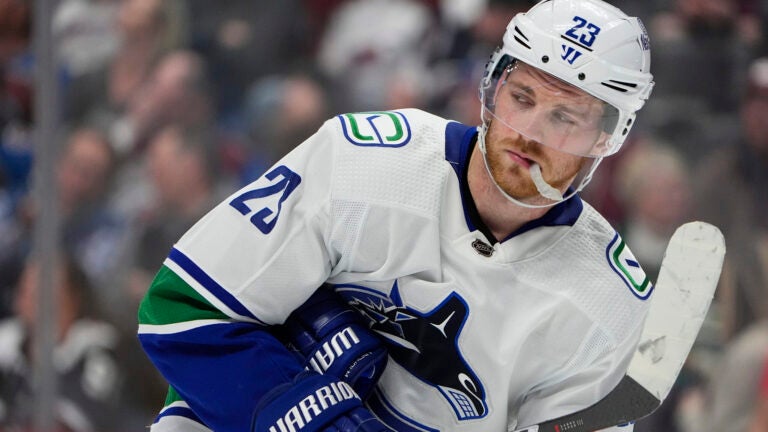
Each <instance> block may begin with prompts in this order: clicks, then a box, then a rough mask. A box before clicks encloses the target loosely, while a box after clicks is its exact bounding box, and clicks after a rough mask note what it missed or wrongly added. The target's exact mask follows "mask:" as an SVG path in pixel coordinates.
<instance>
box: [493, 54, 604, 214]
mask: <svg viewBox="0 0 768 432" xmlns="http://www.w3.org/2000/svg"><path fill="white" fill-rule="evenodd" d="M495 100H496V107H495V110H494V117H493V118H492V119H491V123H490V126H489V129H488V133H487V135H486V152H487V159H488V165H489V168H490V171H491V174H492V175H493V177H494V179H495V180H496V182H497V183H498V184H499V185H500V186H501V187H502V189H503V190H504V191H505V192H506V193H507V194H509V195H510V196H512V197H513V198H516V199H526V198H535V197H538V196H539V193H538V191H537V189H536V186H535V185H534V183H533V180H532V179H531V176H530V172H529V169H530V167H531V165H532V164H533V163H536V164H538V165H539V166H540V167H541V171H542V175H543V176H544V180H545V181H546V182H547V183H549V184H550V185H551V186H553V187H555V188H556V189H559V190H560V191H565V189H566V188H567V187H568V186H569V185H570V184H571V183H572V182H573V180H574V178H575V177H576V175H577V174H578V173H579V171H580V170H581V169H582V167H583V166H584V165H585V164H587V163H588V162H590V161H591V160H592V159H590V158H586V157H583V156H577V155H575V154H572V153H569V152H566V151H561V150H558V148H568V147H569V146H571V145H573V144H574V143H578V141H579V140H581V141H584V142H586V141H589V142H591V143H594V142H595V141H596V140H597V139H599V137H600V135H599V134H600V133H602V132H600V131H598V129H599V127H598V124H599V122H600V119H601V118H602V114H603V103H602V102H600V101H599V100H597V99H596V98H594V97H592V96H590V95H588V94H586V93H584V92H582V91H580V90H579V89H577V88H575V87H573V86H571V85H568V84H566V83H564V82H561V81H558V80H555V79H553V78H552V77H551V76H549V75H547V74H545V73H543V72H541V71H539V70H537V69H535V68H532V67H530V66H527V65H525V64H519V66H517V67H516V68H515V71H514V72H513V73H510V74H509V75H508V76H507V80H506V82H502V83H500V84H499V86H498V88H497V89H496V97H495ZM510 125H515V126H516V127H514V128H513V127H510ZM521 129H522V130H521ZM532 137H534V138H532ZM541 141H546V142H547V143H549V144H548V145H543V144H542V143H541ZM553 143H556V144H557V145H553Z"/></svg>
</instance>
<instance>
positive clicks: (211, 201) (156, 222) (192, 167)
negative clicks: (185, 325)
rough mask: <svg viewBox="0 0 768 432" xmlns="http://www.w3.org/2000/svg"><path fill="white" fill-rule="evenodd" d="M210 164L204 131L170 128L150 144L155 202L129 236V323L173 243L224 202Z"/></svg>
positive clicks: (149, 164) (148, 157) (212, 162)
mask: <svg viewBox="0 0 768 432" xmlns="http://www.w3.org/2000/svg"><path fill="white" fill-rule="evenodd" d="M215 159H216V158H215V157H214V156H213V149H212V146H211V142H210V136H209V135H208V134H207V131H206V130H205V129H203V130H199V129H190V128H187V127H184V126H182V125H178V124H171V125H168V126H165V127H164V128H162V129H161V130H160V131H158V132H157V133H156V134H155V135H154V136H153V137H152V138H151V139H150V142H149V144H148V147H147V154H146V163H147V168H148V172H147V174H148V175H149V180H150V181H151V188H152V191H153V192H154V201H153V202H151V203H150V204H149V206H148V207H147V208H146V209H145V210H144V212H143V214H142V215H141V219H140V220H139V221H138V222H139V226H138V227H137V232H136V233H135V234H134V236H133V237H134V239H135V240H136V242H137V243H136V245H135V247H134V250H133V257H132V259H131V260H130V262H131V263H132V266H133V267H132V269H131V273H130V275H129V279H128V292H129V295H130V298H131V300H132V305H133V306H134V307H133V308H129V311H128V312H130V313H131V314H132V316H131V319H132V321H134V322H135V320H136V317H135V311H136V308H137V307H138V303H139V300H140V299H141V297H142V296H143V295H144V293H145V291H146V289H147V288H148V287H149V283H150V281H151V279H152V277H153V276H154V274H155V269H156V268H157V267H158V266H160V265H162V263H163V261H164V260H165V257H166V256H168V252H170V250H171V247H172V246H173V243H174V242H175V241H176V240H177V239H178V238H179V236H181V234H183V233H184V232H185V231H187V230H188V229H189V228H190V227H191V226H192V224H193V223H194V222H196V221H197V220H198V219H199V218H200V217H201V216H202V215H204V214H205V213H206V212H208V211H209V210H210V209H211V208H213V206H214V205H215V204H217V203H218V202H219V201H220V200H221V199H222V198H223V197H222V196H218V194H217V187H216V180H215V179H216V176H215V174H216V168H215V167H216V160H215Z"/></svg>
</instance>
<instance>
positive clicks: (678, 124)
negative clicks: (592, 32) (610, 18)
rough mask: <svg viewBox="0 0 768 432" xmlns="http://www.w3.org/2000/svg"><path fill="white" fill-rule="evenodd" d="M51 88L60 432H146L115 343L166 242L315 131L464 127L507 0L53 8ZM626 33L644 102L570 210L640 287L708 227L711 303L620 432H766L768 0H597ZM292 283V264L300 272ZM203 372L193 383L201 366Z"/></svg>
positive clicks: (22, 137)
mask: <svg viewBox="0 0 768 432" xmlns="http://www.w3.org/2000/svg"><path fill="white" fill-rule="evenodd" d="M52 1H53V3H55V4H56V9H55V14H54V21H53V34H54V41H55V44H56V46H55V49H56V51H57V53H58V61H57V73H56V75H57V80H58V84H59V86H60V89H61V104H60V107H58V108H59V110H58V111H59V112H60V118H61V124H62V127H61V130H59V131H58V139H57V142H56V143H55V148H56V151H57V154H56V160H57V163H56V170H55V179H56V185H57V186H56V187H57V194H56V196H55V197H54V196H52V197H51V199H56V200H58V205H59V207H58V208H59V211H60V217H61V225H62V226H61V257H60V259H58V260H57V262H58V265H57V267H58V268H57V269H56V272H55V276H56V278H55V280H56V284H55V285H56V286H55V288H56V289H55V295H56V305H57V306H56V307H57V310H58V313H57V315H58V319H57V327H58V333H59V334H58V335H57V341H58V343H57V346H56V351H55V357H54V363H55V366H56V370H57V373H58V376H59V397H58V399H57V402H56V409H57V418H58V422H59V424H60V426H61V430H62V431H78V432H79V431H129V430H144V429H145V428H146V426H147V425H148V424H150V423H151V422H152V419H153V417H154V415H155V413H156V411H157V410H158V409H159V408H160V407H161V405H162V402H163V400H164V396H165V390H166V384H165V383H164V382H163V380H162V378H161V377H160V376H158V375H157V373H156V372H155V371H154V368H153V367H152V366H151V365H150V364H149V361H148V360H147V359H146V358H145V357H144V355H143V353H142V351H141V349H140V347H139V345H138V343H137V340H136V337H135V332H136V326H137V323H136V310H137V305H138V302H139V301H140V299H141V297H142V295H143V294H144V292H145V290H146V289H147V287H148V285H149V283H150V281H151V279H152V277H153V276H154V273H155V272H156V271H157V270H158V269H159V268H160V266H161V264H162V262H163V260H164V258H165V256H166V254H167V253H168V251H169V250H170V247H171V246H172V244H173V242H174V241H175V240H176V239H177V238H178V237H179V236H180V235H181V234H182V233H183V232H184V231H186V230H187V228H189V227H190V226H191V224H193V223H194V222H195V221H196V220H197V219H198V218H199V217H200V216H201V215H203V214H204V213H205V212H206V211H207V210H208V209H210V208H211V207H212V206H213V205H215V204H216V203H218V202H219V201H220V200H222V199H223V198H224V197H226V196H227V195H228V194H230V193H231V192H233V191H234V190H236V189H237V188H239V187H240V186H242V185H245V184H247V183H249V182H251V181H253V180H255V179H256V178H257V177H258V176H259V175H260V174H261V173H262V172H263V171H265V169H266V168H268V167H269V166H270V165H271V164H272V163H273V162H275V161H276V160H277V159H278V158H280V157H281V156H282V155H283V154H285V153H286V152H287V151H289V150H290V149H291V148H293V147H294V146H296V145H297V144H299V143H300V142H301V141H303V140H304V139H305V138H306V137H308V136H309V135H310V134H311V133H313V131H314V130H316V129H317V128H318V127H319V126H320V124H321V123H322V122H323V121H324V120H325V119H327V118H329V117H332V116H333V115H335V114H338V113H343V112H350V111H363V110H385V109H397V108H404V107H417V108H422V109H425V110H428V111H431V112H433V113H436V114H438V115H441V116H444V117H447V118H451V119H454V120H458V121H461V122H464V123H466V124H479V102H478V98H477V84H478V80H479V78H480V76H481V74H482V70H483V66H484V64H485V62H486V61H487V59H488V57H489V55H490V53H491V51H492V50H493V49H494V47H495V46H496V45H498V44H499V43H500V41H501V37H502V34H503V32H504V29H505V26H506V24H507V23H508V22H509V20H510V19H511V17H512V16H513V15H514V14H515V13H517V12H520V11H524V10H526V9H528V8H529V7H530V6H531V5H532V4H533V2H531V1H527V0H517V1H515V0H221V1H213V0H58V1H55V0H52ZM609 2H610V3H612V4H615V5H616V6H619V7H621V8H622V9H623V10H625V12H627V13H628V14H630V15H634V16H639V17H641V18H642V19H643V21H644V23H645V25H646V27H647V28H648V30H649V33H650V36H651V43H652V72H653V74H654V75H655V78H656V83H657V85H656V88H655V90H654V93H653V95H652V97H651V101H650V102H649V103H648V104H647V105H646V107H645V108H644V109H643V111H642V112H641V113H640V116H639V121H638V124H637V125H636V127H635V128H634V130H633V132H632V136H631V138H630V140H629V142H628V143H627V144H626V146H625V148H624V149H623V150H622V151H621V152H620V153H619V154H618V155H616V156H613V157H612V158H610V159H608V160H606V161H605V162H604V163H603V165H602V167H601V169H600V170H598V173H597V176H596V178H595V180H594V181H593V183H592V184H591V185H590V186H589V187H588V188H587V190H586V191H585V192H586V193H585V194H584V198H585V199H586V200H587V201H589V202H590V203H592V204H593V205H594V206H595V207H597V208H598V209H599V210H601V211H602V212H603V213H604V214H605V215H606V216H607V217H608V218H609V219H610V220H611V222H613V223H614V225H615V226H616V227H618V228H619V229H620V231H621V232H622V234H623V235H624V237H625V238H626V240H627V241H628V243H629V244H630V245H631V246H632V248H633V251H634V252H635V254H636V255H637V256H638V258H639V260H640V261H641V263H642V264H643V265H644V266H645V268H646V269H647V270H648V272H649V273H650V274H651V275H652V276H653V277H654V278H655V275H656V274H657V272H658V268H659V264H660V260H661V257H662V255H663V251H664V248H665V246H666V240H667V239H668V237H669V236H670V234H671V233H672V231H673V229H674V228H675V227H676V226H677V225H679V224H680V223H682V222H685V221H688V220H694V219H699V220H705V221H709V222H712V223H715V224H716V225H717V226H719V227H720V228H721V229H722V230H723V231H724V233H725V236H726V241H727V247H728V253H727V258H726V266H725V269H724V272H723V276H722V280H721V284H720V287H719V291H718V294H717V298H716V301H715V303H714V305H713V308H712V310H711V312H710V315H709V316H708V318H707V321H706V324H705V327H704V329H703V331H702V333H701V335H700V338H699V340H698V341H697V344H696V346H695V349H694V352H693V355H692V356H691V357H690V359H689V361H688V363H687V364H686V365H685V368H684V370H683V373H682V374H681V376H680V378H679V380H678V382H677V384H676V385H675V387H674V389H673V392H672V394H671V395H670V397H669V399H668V400H667V402H666V403H665V404H664V406H663V407H662V408H661V409H660V410H659V411H658V412H657V413H655V414H654V415H653V416H651V417H650V418H648V419H646V420H643V421H641V422H639V423H638V424H637V425H636V429H635V430H636V431H638V432H693V431H696V432H702V431H703V432H730V431H733V432H758V431H761V432H765V431H768V373H767V372H766V361H767V360H768V58H765V56H766V55H768V40H767V38H766V35H768V1H766V0H613V1H609ZM33 9H34V7H33V4H32V1H31V0H0V430H4V431H14V430H28V429H25V427H27V426H28V424H29V423H28V422H29V421H30V419H31V416H33V415H34V410H35V407H34V403H33V401H34V394H35V393H34V391H35V384H36V382H35V379H34V376H33V375H32V373H31V372H32V364H33V363H32V359H33V358H34V349H33V347H34V343H33V341H32V337H33V335H34V332H33V329H34V326H35V316H36V299H37V295H36V290H37V277H38V276H37V271H36V270H37V268H38V267H37V264H36V262H35V257H34V254H32V253H30V252H31V248H32V233H33V229H34V227H35V221H36V220H37V219H38V212H37V209H36V206H35V202H34V201H33V199H32V196H33V193H34V191H35V187H36V185H35V184H34V182H33V181H32V180H33V176H32V169H33V166H34V161H35V155H34V152H33V145H34V140H33V130H34V128H35V118H34V109H33V107H34V103H35V95H34V71H35V64H36V62H35V55H34V51H33V49H32V28H33V20H34V16H33V15H34V14H33ZM297 265H300V263H297ZM201 373H204V372H201Z"/></svg>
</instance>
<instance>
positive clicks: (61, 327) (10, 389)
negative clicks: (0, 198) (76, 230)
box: [0, 257, 123, 432]
mask: <svg viewBox="0 0 768 432" xmlns="http://www.w3.org/2000/svg"><path fill="white" fill-rule="evenodd" d="M39 270H40V267H39V265H38V264H37V263H36V262H35V261H34V260H29V261H27V263H26V265H25V267H24V272H23V274H22V277H21V279H20V283H19V286H18V294H17V297H16V303H15V315H14V316H13V317H11V318H7V319H5V320H2V321H0V346H2V347H3V349H2V350H0V408H2V409H0V425H1V426H2V429H3V430H17V429H15V428H19V427H21V428H22V429H20V430H30V429H24V427H25V426H26V427H28V426H29V425H31V423H32V422H33V421H34V418H35V415H36V414H37V413H36V410H35V405H34V403H33V400H34V399H33V398H34V392H35V380H34V378H33V376H32V372H33V369H32V367H33V364H34V357H35V348H36V345H35V341H34V339H33V337H34V335H35V325H36V324H37V304H38V303H37V302H38V295H37V288H38V280H39V279H38V277H39V274H38V273H39ZM54 281H55V282H54V296H55V297H54V304H55V305H56V307H57V308H58V309H57V315H56V318H57V320H56V322H55V324H54V325H55V326H56V329H57V330H58V334H57V335H56V346H55V350H54V359H53V363H54V367H55V370H56V373H57V377H58V399H57V400H56V403H55V407H56V413H55V417H56V421H57V423H58V424H59V426H58V427H57V430H61V431H72V432H80V431H82V432H90V431H94V430H99V431H105V430H109V428H111V427H113V426H115V423H114V421H115V418H117V417H116V416H117V415H118V413H119V412H120V407H121V404H120V396H121V393H122V392H121V387H122V385H123V382H122V373H121V370H120V366H119V365H118V363H117V358H116V352H117V351H116V350H117V347H118V343H119V341H118V334H117V332H116V330H115V329H114V328H113V327H112V326H111V325H110V324H108V323H107V322H105V321H102V320H101V319H100V317H99V315H98V313H96V312H94V311H93V309H92V306H93V302H92V301H91V300H92V299H91V298H90V291H91V287H90V286H89V283H88V280H87V278H86V276H85V274H84V273H83V272H82V271H81V270H80V268H79V267H78V266H77V264H76V263H75V261H74V260H72V259H71V258H68V257H62V260H61V262H59V263H58V265H57V267H56V270H55V272H54Z"/></svg>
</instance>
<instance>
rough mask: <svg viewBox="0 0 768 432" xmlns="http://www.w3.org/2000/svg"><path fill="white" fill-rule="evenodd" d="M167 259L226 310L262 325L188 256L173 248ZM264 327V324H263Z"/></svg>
mask: <svg viewBox="0 0 768 432" xmlns="http://www.w3.org/2000/svg"><path fill="white" fill-rule="evenodd" d="M168 258H169V259H170V260H171V261H173V262H175V263H176V264H178V265H179V267H181V268H182V270H184V271H185V272H187V274H188V275H190V276H192V278H193V279H194V280H195V281H197V283H199V284H200V285H202V286H203V288H205V289H206V290H208V292H210V293H211V294H213V296H214V297H216V298H217V299H219V301H221V302H222V303H224V304H225V305H226V306H227V307H228V308H230V309H232V311H234V312H235V313H236V314H238V315H241V316H244V317H248V318H251V319H254V320H256V321H258V322H259V323H260V324H264V323H263V322H262V321H260V320H259V319H258V318H256V317H255V316H254V315H253V314H252V313H251V311H249V310H248V309H246V307H245V306H243V304H242V303H240V301H238V300H237V299H236V298H235V297H234V296H233V295H232V294H230V293H229V291H227V290H225V289H224V287H222V286H221V285H219V283H218V282H216V281H215V280H214V279H213V278H212V277H210V276H208V274H207V273H205V271H203V269H201V268H200V267H199V266H198V265H197V264H195V263H194V262H193V261H192V260H191V259H190V258H189V257H188V256H186V255H184V254H183V253H182V252H181V251H180V250H178V249H176V248H173V249H172V250H171V253H170V254H169V255H168ZM264 325H266V324H264Z"/></svg>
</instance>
